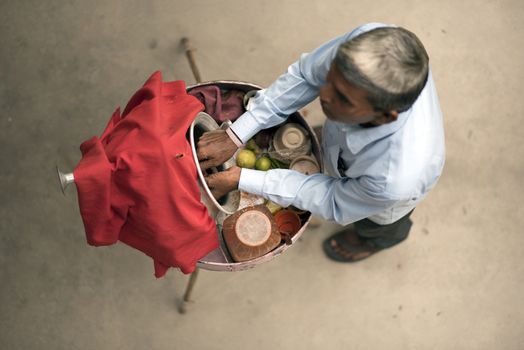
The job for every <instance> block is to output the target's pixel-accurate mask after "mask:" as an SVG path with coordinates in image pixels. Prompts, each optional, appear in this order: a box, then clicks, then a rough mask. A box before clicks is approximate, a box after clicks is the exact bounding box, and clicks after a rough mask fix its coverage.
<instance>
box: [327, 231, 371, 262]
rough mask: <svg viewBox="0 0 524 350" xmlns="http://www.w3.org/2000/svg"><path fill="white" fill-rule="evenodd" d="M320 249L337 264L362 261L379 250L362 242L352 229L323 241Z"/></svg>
mask: <svg viewBox="0 0 524 350" xmlns="http://www.w3.org/2000/svg"><path fill="white" fill-rule="evenodd" d="M322 247H323V248H324V253H326V255H327V257H328V258H330V259H331V260H335V261H339V262H356V261H359V260H363V259H365V258H367V257H369V256H371V255H373V254H374V253H376V252H378V251H379V250H380V249H377V248H374V247H372V246H370V245H369V244H366V242H362V241H361V240H360V239H359V237H358V236H357V233H356V232H355V230H354V229H352V228H350V229H345V230H344V231H341V232H338V233H335V234H334V235H332V236H331V237H329V238H328V239H326V240H325V241H324V243H323V244H322Z"/></svg>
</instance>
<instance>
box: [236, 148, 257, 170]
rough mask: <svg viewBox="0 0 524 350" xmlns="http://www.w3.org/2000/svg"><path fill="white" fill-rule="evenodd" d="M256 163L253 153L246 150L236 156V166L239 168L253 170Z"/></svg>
mask: <svg viewBox="0 0 524 350" xmlns="http://www.w3.org/2000/svg"><path fill="white" fill-rule="evenodd" d="M256 161H257V156H256V155H255V152H253V151H250V150H248V149H243V150H241V151H240V152H238V154H237V165H238V166H239V167H241V168H249V169H253V168H254V167H255V162H256Z"/></svg>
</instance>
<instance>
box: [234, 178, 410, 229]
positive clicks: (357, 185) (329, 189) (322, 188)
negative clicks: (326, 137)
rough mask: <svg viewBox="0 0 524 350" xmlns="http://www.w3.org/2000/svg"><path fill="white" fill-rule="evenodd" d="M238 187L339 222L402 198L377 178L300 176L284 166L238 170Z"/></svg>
mask: <svg viewBox="0 0 524 350" xmlns="http://www.w3.org/2000/svg"><path fill="white" fill-rule="evenodd" d="M238 188H239V189H240V190H241V191H245V192H249V193H253V194H257V195H260V196H263V197H264V198H266V199H269V200H271V201H273V202H275V203H277V204H279V205H281V206H283V207H287V206H289V205H293V206H295V207H297V208H300V209H303V210H307V211H310V212H311V213H313V214H315V215H318V216H320V217H322V218H324V219H326V220H330V221H335V222H337V223H338V224H341V225H347V224H349V223H352V222H355V221H358V220H360V219H363V218H366V217H369V216H371V215H374V214H378V213H380V212H382V211H384V210H385V209H387V208H390V207H392V206H393V205H394V204H396V203H398V202H399V201H401V200H403V199H401V198H395V197H394V196H391V195H389V194H388V193H387V192H386V191H384V188H383V186H381V185H380V180H379V179H372V178H369V177H365V176H363V177H360V178H358V179H350V178H335V177H331V176H327V175H324V174H313V175H304V174H301V173H298V172H296V171H292V170H286V169H274V170H269V171H258V170H251V169H242V172H241V173H240V177H239V186H238Z"/></svg>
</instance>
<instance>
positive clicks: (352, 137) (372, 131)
mask: <svg viewBox="0 0 524 350" xmlns="http://www.w3.org/2000/svg"><path fill="white" fill-rule="evenodd" d="M410 111H411V109H410V110H408V111H406V112H403V113H400V114H399V116H398V119H397V120H396V121H394V122H391V123H388V124H383V125H380V126H375V127H371V128H364V127H362V126H360V125H347V124H342V123H337V122H335V124H337V125H338V127H339V129H340V130H341V131H342V132H344V133H346V143H347V146H348V148H349V150H350V151H351V153H353V154H356V153H358V152H360V151H361V150H362V149H363V148H364V147H366V146H367V145H369V144H371V143H373V142H375V141H377V140H380V139H382V138H384V137H386V136H389V135H391V134H393V133H395V132H397V131H398V130H399V129H401V128H402V127H403V126H404V124H406V121H407V119H408V117H409V115H410Z"/></svg>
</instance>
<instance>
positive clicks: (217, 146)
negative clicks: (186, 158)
mask: <svg viewBox="0 0 524 350" xmlns="http://www.w3.org/2000/svg"><path fill="white" fill-rule="evenodd" d="M236 150H237V146H236V145H235V143H234V142H233V140H231V138H230V137H229V136H228V134H226V132H225V130H213V131H208V132H206V133H204V135H202V137H201V138H200V139H199V140H198V144H197V157H198V161H199V163H200V168H201V169H202V170H206V169H209V168H211V167H216V166H219V165H222V164H224V162H225V161H226V160H228V159H229V158H231V157H233V154H235V151H236Z"/></svg>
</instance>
